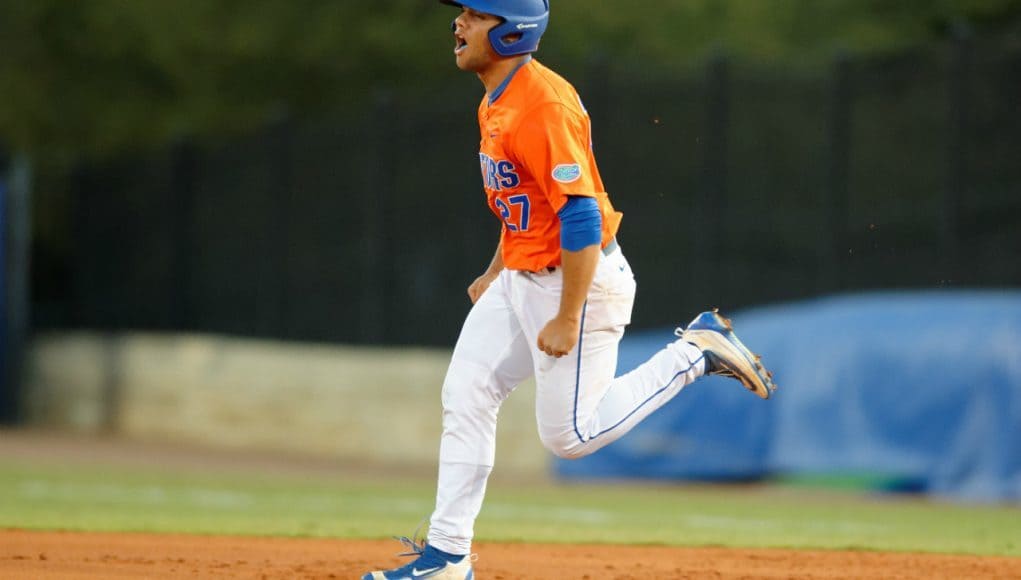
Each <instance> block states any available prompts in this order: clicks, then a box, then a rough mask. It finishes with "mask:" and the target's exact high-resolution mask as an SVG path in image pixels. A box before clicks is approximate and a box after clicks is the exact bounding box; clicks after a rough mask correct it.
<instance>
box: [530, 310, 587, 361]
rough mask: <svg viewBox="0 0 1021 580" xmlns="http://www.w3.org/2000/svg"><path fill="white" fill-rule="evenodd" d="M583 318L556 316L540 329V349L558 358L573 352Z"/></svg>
mask: <svg viewBox="0 0 1021 580" xmlns="http://www.w3.org/2000/svg"><path fill="white" fill-rule="evenodd" d="M580 330H581V320H580V319H571V318H567V317H562V316H556V317H554V318H553V319H552V320H550V321H549V322H547V323H546V326H544V327H542V330H541V331H539V340H538V341H537V344H538V347H539V350H541V351H542V352H544V353H546V354H548V355H550V356H552V357H556V358H560V357H562V356H564V355H565V354H567V353H569V352H571V349H573V348H574V346H575V345H576V344H578V332H579V331H580Z"/></svg>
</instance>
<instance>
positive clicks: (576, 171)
mask: <svg viewBox="0 0 1021 580" xmlns="http://www.w3.org/2000/svg"><path fill="white" fill-rule="evenodd" d="M579 177H581V166H580V165H578V164H577V163H569V164H560V165H557V166H556V167H554V168H553V179H556V180H557V181H559V182H560V183H571V182H572V181H578V178H579Z"/></svg>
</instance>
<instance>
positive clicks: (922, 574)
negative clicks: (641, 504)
mask: <svg viewBox="0 0 1021 580" xmlns="http://www.w3.org/2000/svg"><path fill="white" fill-rule="evenodd" d="M398 547H399V546H398V544H397V543H395V542H393V541H351V540H324V539H297V538H254V537H222V536H216V537H212V536H188V535H171V534H167V535H162V534H151V535H148V534H107V533H75V532H29V531H23V530H4V531H0V578H2V579H7V578H12V579H13V578H18V579H21V578H33V579H38V580H54V579H58V578H59V579H61V580H79V579H99V578H103V579H106V578H154V579H159V578H218V579H222V578H251V579H263V578H265V579H275V578H288V579H291V578H295V579H312V578H315V579H320V578H322V579H328V578H358V577H359V576H360V574H362V573H364V572H365V571H367V570H369V569H372V568H374V567H378V566H384V565H385V566H391V565H394V564H397V563H398V562H399V561H400V560H399V559H398V558H396V557H395V556H394V553H395V551H396V549H397V548H398ZM476 550H477V552H478V553H479V554H480V557H479V560H478V563H477V564H476V575H477V577H478V578H481V579H493V580H518V579H529V580H531V579H544V578H559V579H573V578H577V579H586V580H609V579H631V578H634V579H637V578H642V579H646V578H657V579H660V578H662V579H670V578H698V579H703V578H712V579H728V578H733V579H738V578H742V579H745V578H800V579H808V578H862V579H869V578H876V579H880V578H882V579H901V578H919V579H922V578H925V579H933V578H948V579H949V578H954V579H963V578H1021V559H1016V558H1002V557H978V556H953V555H938V554H917V553H912V554H904V553H877V552H839V551H818V550H815V551H809V550H805V551H796V550H761V549H757V550H735V549H725V548H676V547H661V546H602V545H601V546H579V545H548V544H547V545H516V544H487V543H479V544H478V545H477V546H476Z"/></svg>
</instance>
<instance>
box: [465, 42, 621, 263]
mask: <svg viewBox="0 0 1021 580" xmlns="http://www.w3.org/2000/svg"><path fill="white" fill-rule="evenodd" d="M498 91H499V89H498ZM498 91H494V92H497V95H496V99H495V100H494V101H493V102H490V95H488V94H487V95H486V96H485V97H483V99H482V104H481V105H480V106H479V129H480V131H481V134H482V141H481V144H480V148H479V165H480V167H481V170H482V182H483V186H484V188H485V190H486V196H487V198H488V201H489V207H490V209H491V210H492V211H493V213H495V214H496V216H497V217H498V218H500V219H501V220H502V221H503V231H502V234H501V242H502V257H503V263H504V266H505V267H507V268H509V269H511V270H529V271H533V272H535V271H538V270H541V269H542V268H545V267H547V266H558V265H560V219H559V218H558V217H557V212H558V211H560V209H561V208H562V207H563V206H564V204H565V203H567V197H568V196H570V195H580V196H586V197H594V198H595V199H596V201H597V202H598V205H599V211H600V213H601V214H602V221H603V232H602V245H603V246H606V244H608V243H609V242H610V240H612V239H613V237H614V236H615V235H616V234H617V228H618V227H619V225H620V220H621V217H622V214H621V213H620V212H618V211H615V210H614V209H613V206H612V205H610V199H609V197H608V196H607V194H606V191H604V190H603V181H602V179H601V178H600V177H599V170H598V169H597V168H596V160H595V156H594V155H593V154H592V126H591V123H590V120H589V116H588V112H587V111H585V108H584V107H583V106H582V104H581V99H580V98H579V97H578V93H577V92H575V90H574V87H572V86H571V84H570V83H568V82H567V81H566V80H564V79H563V78H562V77H560V76H559V75H557V74H556V73H554V72H553V71H551V70H550V69H548V68H546V67H545V66H543V65H542V64H540V63H539V62H538V61H536V60H535V59H530V60H529V61H528V62H526V63H525V64H524V65H522V66H521V67H520V68H519V69H518V70H517V71H516V72H515V73H513V76H512V77H511V78H510V80H509V82H507V83H506V85H505V86H503V87H502V92H498Z"/></svg>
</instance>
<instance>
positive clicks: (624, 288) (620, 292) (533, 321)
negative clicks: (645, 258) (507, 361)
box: [520, 250, 705, 457]
mask: <svg viewBox="0 0 1021 580" xmlns="http://www.w3.org/2000/svg"><path fill="white" fill-rule="evenodd" d="M535 282H537V283H533V284H531V285H528V284H520V285H521V286H522V287H523V288H524V289H525V291H530V292H531V293H532V294H533V295H534V296H533V298H532V299H531V300H530V301H529V304H530V305H531V306H532V308H530V309H529V311H528V314H527V315H525V316H523V319H522V327H523V328H524V330H525V334H526V335H527V336H528V337H529V341H530V345H533V347H534V343H535V339H536V336H537V333H538V331H539V329H541V328H542V325H543V324H545V321H547V320H549V318H550V317H552V316H553V315H554V314H555V313H556V309H557V308H558V307H559V295H560V284H561V281H560V278H559V276H558V275H555V274H554V275H550V276H546V277H541V276H540V277H536V278H535ZM634 291H635V283H634V278H633V276H632V274H631V268H630V266H629V265H628V263H627V260H626V259H625V258H624V256H623V254H622V253H621V252H620V251H619V250H618V251H616V252H613V253H612V254H610V255H609V256H603V257H602V258H601V259H600V263H599V266H598V269H597V271H596V279H595V281H594V282H593V285H592V289H591V291H590V292H589V298H588V301H587V302H586V305H585V310H584V315H583V322H582V324H583V328H582V335H581V338H580V340H579V343H578V345H577V346H576V347H575V349H574V350H573V351H572V352H570V353H568V354H567V355H566V356H563V357H560V358H553V357H549V356H546V355H545V354H542V353H538V352H537V351H536V354H535V375H536V418H537V421H538V425H539V435H540V438H541V439H542V441H543V444H544V445H546V447H547V448H549V449H550V450H551V451H553V452H554V453H556V454H557V455H559V456H562V457H581V456H583V455H587V454H589V453H592V452H593V451H595V450H596V449H599V448H601V447H603V446H604V445H606V444H608V443H610V442H612V441H615V440H616V439H618V438H619V437H620V436H622V435H623V434H625V433H627V432H628V431H630V430H631V428H633V427H634V426H635V425H637V424H638V423H639V422H641V421H642V419H644V418H645V417H647V416H648V415H649V414H650V413H652V412H653V411H655V410H656V409H658V408H659V407H661V406H662V405H663V404H665V403H666V402H667V401H669V400H670V399H671V398H673V397H674V396H675V395H676V394H677V393H679V392H680V391H681V389H683V388H684V386H686V385H688V384H690V383H691V382H692V381H694V380H696V379H697V378H698V377H700V376H702V374H703V372H704V370H705V366H704V360H703V355H702V351H701V350H699V349H698V348H696V347H694V346H692V345H691V344H689V343H688V342H685V341H683V340H678V341H675V342H672V343H670V344H668V345H666V346H665V347H664V348H663V349H662V350H660V351H659V352H658V353H656V354H655V355H653V357H652V358H650V359H649V360H648V361H646V362H645V363H643V364H642V365H640V366H639V367H638V368H636V369H635V370H633V371H631V372H630V373H627V374H626V375H623V376H621V377H618V378H616V379H614V376H613V375H614V373H615V371H616V366H617V348H618V344H619V342H620V339H621V337H622V336H623V334H624V328H625V326H626V325H627V324H628V323H629V322H630V317H631V307H632V305H633V302H634Z"/></svg>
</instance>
